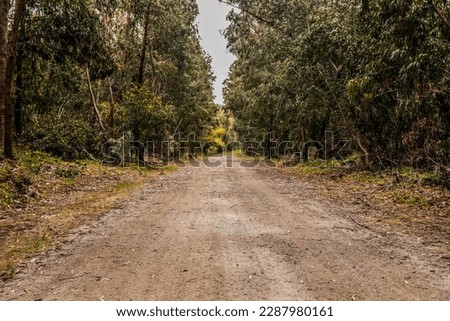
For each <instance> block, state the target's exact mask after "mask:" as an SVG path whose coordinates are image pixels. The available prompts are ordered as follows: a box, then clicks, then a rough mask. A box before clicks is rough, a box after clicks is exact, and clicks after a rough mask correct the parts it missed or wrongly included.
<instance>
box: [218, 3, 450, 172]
mask: <svg viewBox="0 0 450 321" xmlns="http://www.w3.org/2000/svg"><path fill="white" fill-rule="evenodd" d="M222 2H227V3H229V4H231V5H232V6H235V7H239V8H240V10H238V11H234V12H233V13H231V14H230V15H229V17H228V18H229V20H230V22H231V25H230V27H229V28H228V29H227V30H226V33H225V34H226V37H227V38H228V41H229V48H230V50H231V51H232V52H233V53H234V54H235V55H236V56H237V58H238V59H237V61H236V62H235V64H234V65H233V66H232V68H231V73H230V77H229V79H228V80H227V84H226V88H225V99H226V105H227V108H229V109H230V110H232V111H233V112H234V113H235V115H236V117H237V118H238V120H237V122H238V124H239V127H238V131H240V134H241V135H243V136H245V137H246V138H247V139H248V138H252V139H259V140H260V139H261V136H262V135H264V134H267V133H270V137H271V139H277V140H279V141H280V142H281V141H283V140H294V141H296V142H299V144H298V146H297V148H298V150H301V149H302V146H303V145H304V143H305V142H307V141H309V140H323V136H324V134H325V132H326V131H327V130H328V131H330V130H332V131H339V132H340V133H341V135H346V136H348V137H350V138H352V141H353V142H354V144H353V147H352V149H353V150H354V151H359V152H361V154H362V155H363V161H364V163H365V165H366V166H370V165H371V164H373V163H376V164H383V165H390V166H392V165H400V164H411V165H420V166H426V165H429V164H445V163H448V161H449V146H450V141H449V124H448V123H449V120H450V117H449V114H448V107H447V106H448V98H449V97H448V94H449V93H448V75H449V74H448V70H449V69H448V67H449V66H448V63H449V48H450V47H449V43H448V41H449V31H450V28H449V26H450V24H449V14H450V11H449V7H448V4H447V1H444V0H442V1H438V0H433V1H428V0H427V1H425V0H415V1H410V0H408V1H406V0H396V1H386V0H378V1H371V2H369V1H364V0H363V1H360V0H349V1H321V0H317V1H303V0H295V1H294V0H285V1H273V0H263V1H253V0H229V1H222ZM266 137H267V136H266Z"/></svg>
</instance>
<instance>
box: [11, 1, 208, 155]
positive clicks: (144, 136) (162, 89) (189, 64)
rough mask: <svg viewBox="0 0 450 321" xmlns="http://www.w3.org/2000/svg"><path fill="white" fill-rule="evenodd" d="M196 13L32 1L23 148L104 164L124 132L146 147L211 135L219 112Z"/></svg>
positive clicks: (167, 6)
mask: <svg viewBox="0 0 450 321" xmlns="http://www.w3.org/2000/svg"><path fill="white" fill-rule="evenodd" d="M147 12H148V13H149V14H147ZM197 15H198V8H197V4H196V1H194V0H182V1H180V0H160V1H144V0H139V1H125V0H116V1H92V0H81V1H66V0H65V1H56V0H44V1H28V2H27V10H26V15H25V18H24V21H23V23H22V28H21V35H20V41H19V50H18V55H17V68H16V70H15V73H16V74H15V97H14V110H15V115H14V116H15V125H16V126H15V133H16V138H17V141H18V142H20V143H21V144H22V145H25V146H28V147H29V148H31V149H37V150H41V151H44V152H47V153H51V154H53V155H57V156H61V157H63V158H65V159H74V158H86V157H89V158H92V157H102V156H103V155H102V148H101V146H102V144H104V143H105V142H107V141H109V140H111V141H115V140H120V139H119V137H121V136H122V135H123V133H124V132H131V133H132V136H133V139H135V140H142V142H143V143H145V141H146V140H165V139H168V138H172V136H176V137H178V136H177V135H176V134H177V133H179V134H180V136H179V137H181V138H183V137H186V136H188V135H191V134H195V135H196V136H197V137H201V136H204V135H205V134H206V133H207V132H208V130H209V128H210V127H211V125H212V123H213V121H214V116H215V114H216V111H217V106H216V105H215V104H214V103H213V94H212V80H213V79H214V76H213V73H212V70H211V59H210V57H209V56H208V55H207V54H206V53H205V52H204V51H203V50H202V48H201V46H200V41H199V35H198V31H197V26H196V21H195V20H196V17H197ZM87 71H89V72H87ZM141 73H142V76H143V81H142V82H141V81H140V80H139V74H141ZM88 75H89V78H90V79H88V77H87V76H88ZM88 80H90V82H89V81H88Z"/></svg>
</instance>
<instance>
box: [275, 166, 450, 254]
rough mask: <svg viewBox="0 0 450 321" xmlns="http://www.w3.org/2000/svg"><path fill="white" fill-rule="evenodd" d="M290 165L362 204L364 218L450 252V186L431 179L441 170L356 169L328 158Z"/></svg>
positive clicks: (324, 189)
mask: <svg viewBox="0 0 450 321" xmlns="http://www.w3.org/2000/svg"><path fill="white" fill-rule="evenodd" d="M284 171H287V172H288V173H291V174H295V175H297V176H300V177H301V178H302V179H303V180H306V181H308V182H310V183H311V184H314V186H315V189H316V190H317V191H318V192H319V193H320V194H322V195H323V196H325V197H327V198H329V199H332V200H333V201H335V202H337V203H341V204H344V205H345V204H352V205H359V206H360V207H361V211H360V213H359V214H358V216H359V219H361V220H362V221H366V222H371V223H373V224H375V225H376V224H383V225H388V226H390V227H393V228H396V229H397V230H401V231H403V232H405V233H408V234H410V235H414V236H417V237H420V238H422V239H423V240H424V242H427V243H430V244H436V245H437V246H441V247H443V248H444V249H445V250H446V252H447V253H449V254H450V243H449V240H450V190H449V189H447V188H445V187H439V186H435V185H433V184H431V183H430V182H433V179H434V176H435V173H433V172H419V171H416V170H414V169H410V168H403V169H397V170H385V171H352V170H349V169H342V168H338V167H331V166H328V165H326V164H322V165H320V164H315V165H311V164H309V165H307V164H306V165H305V164H303V165H299V166H297V167H292V168H286V169H284Z"/></svg>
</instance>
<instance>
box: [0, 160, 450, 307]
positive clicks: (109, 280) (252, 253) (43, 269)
mask: <svg viewBox="0 0 450 321" xmlns="http://www.w3.org/2000/svg"><path fill="white" fill-rule="evenodd" d="M211 161H215V162H221V164H222V165H221V166H218V167H206V166H204V165H203V166H202V167H201V168H194V167H187V168H183V169H181V170H180V171H179V172H177V173H175V174H172V175H169V176H161V178H159V179H158V180H157V181H154V180H153V181H151V182H149V183H148V184H147V185H146V187H145V188H144V189H143V190H141V191H140V192H138V193H136V194H135V195H134V197H133V199H131V200H129V201H127V202H126V203H123V204H120V206H118V207H117V208H116V209H114V210H113V211H111V212H110V213H109V214H107V215H105V216H104V218H103V219H102V220H101V221H100V222H98V223H97V224H95V225H94V226H88V227H84V228H82V229H80V230H78V231H75V232H74V233H73V234H72V235H70V236H69V237H68V238H67V239H65V240H61V244H60V246H59V249H58V250H56V251H54V252H52V253H50V254H48V255H46V256H42V257H36V258H33V259H31V260H29V262H27V263H26V264H24V265H23V267H22V268H23V272H22V273H19V274H18V275H17V276H16V278H15V279H14V280H12V281H10V282H7V283H5V284H3V285H2V286H0V300H448V299H450V267H449V266H448V264H439V262H440V261H438V260H436V259H435V258H436V256H437V255H439V253H435V252H434V249H431V248H427V247H424V246H422V244H421V241H420V239H417V238H412V237H409V236H406V235H401V234H399V233H395V232H393V231H387V230H384V231H383V230H380V229H379V227H377V228H374V229H367V228H364V227H362V226H360V225H357V224H356V223H355V221H356V220H355V221H353V220H352V219H351V218H350V217H349V216H348V215H349V214H351V215H352V217H353V219H354V218H355V217H356V218H357V217H358V216H357V213H358V211H361V208H358V207H357V206H356V205H355V206H353V205H349V206H342V205H336V204H334V203H333V202H332V201H330V200H327V199H324V198H323V197H320V196H318V195H317V194H316V193H315V192H314V187H313V186H312V185H311V184H307V183H304V182H302V181H301V180H299V179H298V178H293V177H291V176H289V175H286V174H283V173H281V172H280V171H278V170H276V169H271V168H267V167H248V166H247V167H246V166H245V164H243V163H241V162H240V161H238V160H233V162H232V165H233V166H232V167H229V166H228V167H227V166H225V164H226V162H225V158H215V159H212V160H211ZM229 164H230V162H229ZM349 204H350V203H349ZM356 222H358V221H356Z"/></svg>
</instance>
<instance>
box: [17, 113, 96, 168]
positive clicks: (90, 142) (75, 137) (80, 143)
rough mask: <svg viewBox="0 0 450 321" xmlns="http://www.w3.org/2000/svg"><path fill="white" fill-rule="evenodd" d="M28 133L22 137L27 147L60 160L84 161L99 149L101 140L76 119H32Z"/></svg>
mask: <svg viewBox="0 0 450 321" xmlns="http://www.w3.org/2000/svg"><path fill="white" fill-rule="evenodd" d="M32 124H33V126H32V129H33V130H32V131H31V130H30V131H28V132H27V133H26V136H25V140H26V142H27V144H28V145H29V146H30V147H31V148H32V149H34V150H39V151H42V152H45V153H49V154H52V155H59V156H60V157H62V158H63V159H66V160H73V159H80V158H88V157H89V156H90V155H91V153H93V154H95V153H96V152H97V150H98V149H99V146H100V143H101V139H100V135H99V133H98V131H97V130H96V128H95V126H96V125H95V124H92V123H89V122H86V121H85V120H84V119H83V118H82V117H80V116H79V115H72V116H65V117H55V116H53V115H43V116H41V117H39V118H38V117H35V118H34V121H33V123H32Z"/></svg>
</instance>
